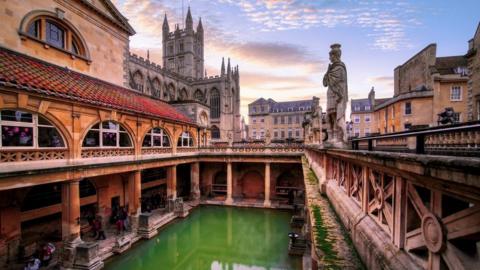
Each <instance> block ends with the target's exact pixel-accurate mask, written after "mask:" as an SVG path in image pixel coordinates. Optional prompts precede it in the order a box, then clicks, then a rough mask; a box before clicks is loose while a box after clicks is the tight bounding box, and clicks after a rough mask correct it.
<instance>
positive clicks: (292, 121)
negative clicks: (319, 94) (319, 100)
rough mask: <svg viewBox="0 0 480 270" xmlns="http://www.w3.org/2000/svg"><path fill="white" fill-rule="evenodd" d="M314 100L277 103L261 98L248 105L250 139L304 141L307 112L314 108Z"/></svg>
mask: <svg viewBox="0 0 480 270" xmlns="http://www.w3.org/2000/svg"><path fill="white" fill-rule="evenodd" d="M313 104H314V101H313V99H312V100H299V101H286V102H276V101H275V100H273V99H271V98H269V99H268V100H266V99H264V98H259V99H257V100H256V101H254V102H252V103H250V104H248V116H249V125H248V138H249V139H252V140H265V139H267V137H268V139H270V140H272V141H275V140H286V139H293V140H303V137H304V134H303V133H304V130H303V127H302V122H303V118H304V114H305V112H309V111H311V110H312V109H313V107H314V105H313Z"/></svg>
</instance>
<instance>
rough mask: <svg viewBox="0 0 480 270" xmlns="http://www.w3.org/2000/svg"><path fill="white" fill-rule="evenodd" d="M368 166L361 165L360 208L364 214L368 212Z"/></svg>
mask: <svg viewBox="0 0 480 270" xmlns="http://www.w3.org/2000/svg"><path fill="white" fill-rule="evenodd" d="M368 170H369V169H368V167H367V166H363V170H362V210H363V212H364V213H365V214H368V202H369V200H368V196H369V191H368V182H369V181H368Z"/></svg>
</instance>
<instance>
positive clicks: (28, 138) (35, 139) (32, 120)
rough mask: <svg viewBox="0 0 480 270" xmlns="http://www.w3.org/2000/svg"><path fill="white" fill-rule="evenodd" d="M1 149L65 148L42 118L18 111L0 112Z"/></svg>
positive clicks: (55, 130) (53, 130)
mask: <svg viewBox="0 0 480 270" xmlns="http://www.w3.org/2000/svg"><path fill="white" fill-rule="evenodd" d="M0 127H1V128H0V133H1V136H2V141H1V145H0V146H1V147H19V148H20V147H22V148H43V147H58V148H63V147H65V143H64V140H63V138H62V136H61V135H60V133H59V132H58V130H57V129H56V128H55V127H54V126H53V125H52V124H51V123H50V122H49V121H48V120H47V119H45V118H44V117H43V116H41V115H37V114H33V113H29V112H24V111H19V110H2V111H0Z"/></svg>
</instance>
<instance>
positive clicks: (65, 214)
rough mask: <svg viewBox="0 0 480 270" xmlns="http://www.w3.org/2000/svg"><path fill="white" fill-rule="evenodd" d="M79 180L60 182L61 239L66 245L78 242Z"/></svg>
mask: <svg viewBox="0 0 480 270" xmlns="http://www.w3.org/2000/svg"><path fill="white" fill-rule="evenodd" d="M79 184H80V180H73V181H69V182H65V183H62V239H63V241H64V242H65V244H66V245H71V246H74V245H75V244H76V243H80V242H81V239H80V188H79Z"/></svg>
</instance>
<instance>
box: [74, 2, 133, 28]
mask: <svg viewBox="0 0 480 270" xmlns="http://www.w3.org/2000/svg"><path fill="white" fill-rule="evenodd" d="M81 2H82V3H83V4H84V5H86V6H88V7H89V8H91V9H93V10H94V11H95V12H96V13H98V14H99V15H101V16H102V17H104V18H106V19H107V20H109V21H111V22H112V23H114V24H116V25H117V26H119V27H120V28H122V29H123V30H125V31H126V32H128V33H129V34H130V35H134V34H135V30H134V29H133V28H132V26H131V25H130V24H129V23H128V20H127V18H125V17H124V16H123V15H122V14H121V13H120V11H119V10H118V9H117V8H116V7H115V5H114V4H113V3H112V2H111V1H110V0H81Z"/></svg>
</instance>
